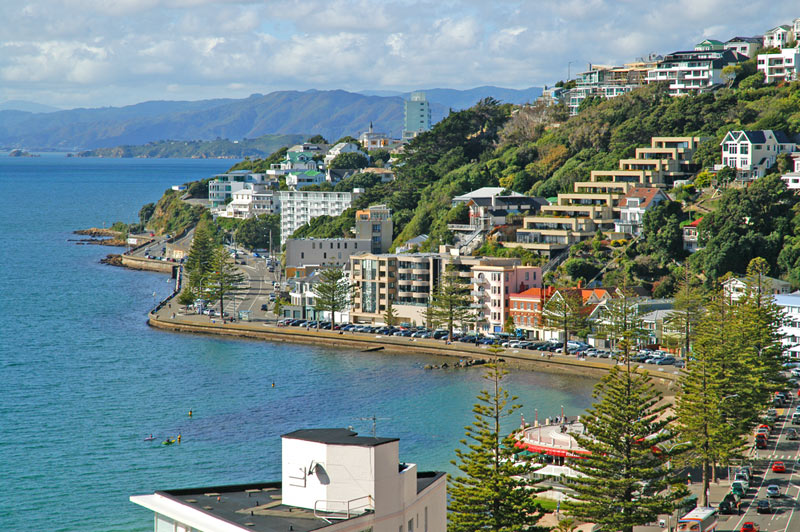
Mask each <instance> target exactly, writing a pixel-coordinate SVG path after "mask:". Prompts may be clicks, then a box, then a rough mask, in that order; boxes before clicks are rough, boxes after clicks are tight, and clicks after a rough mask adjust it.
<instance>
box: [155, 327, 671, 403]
mask: <svg viewBox="0 0 800 532" xmlns="http://www.w3.org/2000/svg"><path fill="white" fill-rule="evenodd" d="M148 324H149V325H151V326H152V327H155V328H157V329H163V330H168V331H175V332H186V333H201V334H217V335H225V336H233V337H238V338H250V339H257V340H267V341H270V342H276V343H302V344H312V345H322V346H327V347H330V346H339V347H350V348H353V349H357V350H360V351H367V350H373V351H374V350H376V348H378V349H380V350H381V351H382V352H385V353H386V354H392V355H402V354H404V353H409V352H411V353H419V354H428V355H436V356H446V357H451V358H458V359H464V358H469V359H478V358H490V357H492V356H494V355H493V354H492V353H490V352H489V351H487V349H486V348H480V347H474V346H472V345H469V344H462V343H459V342H456V343H454V344H450V345H447V344H445V343H444V342H442V341H440V340H428V339H423V338H417V339H414V340H413V341H412V340H411V339H409V338H395V337H391V336H378V335H366V334H349V333H342V334H339V333H338V332H331V331H325V330H321V331H319V332H317V331H316V330H310V331H306V330H305V329H302V328H299V329H298V328H294V327H285V328H284V327H275V326H267V325H265V324H263V323H226V324H224V325H223V324H222V323H205V324H201V323H195V322H189V321H183V320H181V319H180V318H176V319H164V318H159V317H158V316H156V315H155V314H153V313H151V314H150V315H149V317H148ZM497 356H499V357H501V358H503V359H505V361H506V362H507V363H508V364H509V366H511V367H517V368H520V369H532V370H536V371H543V372H549V373H559V374H565V373H570V374H575V375H580V376H585V377H593V378H601V377H602V376H603V375H605V374H606V373H607V372H608V371H609V370H610V369H611V368H612V367H613V365H612V364H608V363H604V362H598V361H593V360H577V359H576V358H574V357H569V356H563V355H553V356H552V357H543V356H542V355H541V353H539V352H537V351H525V350H522V349H520V350H516V349H504V350H503V351H502V352H501V353H499V354H498V355H497ZM670 368H671V366H670ZM650 373H651V375H652V377H653V378H654V379H655V381H656V383H657V384H659V385H661V386H665V387H667V388H670V387H672V386H673V385H674V383H675V381H676V380H677V378H678V375H675V374H673V373H671V372H670V373H667V372H666V371H665V372H663V373H662V372H659V371H652V372H650Z"/></svg>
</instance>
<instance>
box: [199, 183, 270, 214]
mask: <svg viewBox="0 0 800 532" xmlns="http://www.w3.org/2000/svg"><path fill="white" fill-rule="evenodd" d="M280 210H281V204H280V200H279V199H278V193H277V191H274V190H271V189H268V188H267V187H266V186H264V185H249V188H245V189H242V190H239V191H237V192H234V193H233V201H231V202H230V203H228V204H227V205H225V206H224V207H223V206H221V207H218V208H217V209H216V210H215V211H214V214H215V215H217V216H221V217H223V218H250V217H251V216H258V215H260V214H275V213H278V212H280Z"/></svg>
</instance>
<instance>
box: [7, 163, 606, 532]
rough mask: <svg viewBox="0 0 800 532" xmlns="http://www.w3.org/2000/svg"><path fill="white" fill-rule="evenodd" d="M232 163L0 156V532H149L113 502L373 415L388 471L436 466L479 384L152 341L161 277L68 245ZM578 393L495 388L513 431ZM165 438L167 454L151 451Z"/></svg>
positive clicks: (267, 347)
mask: <svg viewBox="0 0 800 532" xmlns="http://www.w3.org/2000/svg"><path fill="white" fill-rule="evenodd" d="M231 164H232V162H231V161H216V160H212V161H203V160H139V159H134V160H125V159H71V158H65V157H63V156H58V155H47V156H43V157H41V158H36V159H11V158H7V157H0V193H1V194H2V197H3V198H5V200H6V201H5V202H4V206H3V208H2V209H1V210H0V250H1V251H0V257H2V260H0V310H2V316H3V318H2V321H3V322H2V326H0V479H2V481H3V487H4V489H2V490H0V529H2V530H16V531H25V530H43V529H47V530H54V531H58V530H64V531H73V530H75V531H77V530H81V531H101V530H103V531H104V530H124V531H146V530H152V514H151V513H150V512H148V511H146V510H144V509H141V508H139V507H138V506H135V505H134V504H132V503H130V502H129V501H128V496H129V495H131V494H140V493H150V492H152V491H154V490H156V489H162V488H176V487H192V486H195V487H196V486H207V485H219V484H228V483H243V482H251V481H265V480H275V479H278V478H279V476H280V470H279V469H280V435H281V434H283V433H286V432H289V431H292V430H296V429H299V428H308V427H345V426H353V428H354V429H355V430H357V431H359V432H362V433H368V432H369V431H370V430H371V427H372V422H371V421H366V420H362V419H360V418H366V417H369V416H372V415H376V416H377V417H378V418H379V419H378V434H379V435H381V436H394V437H399V438H400V453H401V459H403V460H407V461H412V462H416V463H419V464H420V467H421V468H422V469H423V470H424V469H445V470H452V466H450V464H449V461H450V460H451V459H453V458H454V456H453V452H452V450H453V448H454V447H455V446H457V445H458V443H457V442H458V439H460V438H461V437H462V436H463V427H464V426H465V425H467V424H469V423H470V422H471V420H472V413H471V411H470V409H471V404H472V403H473V401H474V397H475V395H476V394H477V392H478V391H479V390H480V388H481V384H482V382H481V372H480V370H476V369H472V370H459V371H455V370H452V371H425V370H423V369H422V366H423V365H424V364H426V363H428V362H430V361H431V360H433V359H432V358H431V357H425V356H416V355H410V356H399V357H396V356H389V355H375V354H363V353H356V352H353V351H350V350H346V349H335V348H319V347H304V346H284V345H273V344H269V343H264V342H255V341H236V340H227V339H218V338H213V337H206V336H192V335H182V334H172V333H165V332H161V331H157V330H153V329H150V328H148V327H147V325H146V323H145V314H146V312H147V310H148V308H149V307H151V306H152V304H153V300H154V298H153V293H154V292H155V293H156V298H158V297H161V296H163V295H166V294H167V293H168V291H169V289H170V285H169V284H168V282H167V279H166V276H163V275H158V274H151V273H142V272H133V271H128V270H124V269H121V268H114V267H110V266H104V265H101V264H99V263H98V261H99V259H100V258H102V257H104V256H105V255H106V254H107V253H109V252H112V251H113V250H112V249H111V248H105V247H101V246H81V245H76V244H75V243H73V242H68V239H70V238H76V237H75V236H74V235H72V234H71V231H72V230H73V229H78V228H85V227H90V226H101V225H103V223H105V224H106V225H110V224H111V223H113V222H114V221H115V220H125V221H133V220H135V219H136V216H137V213H138V210H139V208H140V207H141V205H142V204H144V203H147V202H150V201H156V200H157V199H158V198H159V197H160V196H161V194H162V193H163V191H164V190H165V189H167V188H168V187H170V186H171V185H174V184H179V183H183V182H186V181H190V180H194V179H199V178H202V177H207V176H209V175H212V174H214V173H217V172H220V171H223V170H225V169H227V168H228V167H230V166H231ZM272 382H275V383H276V386H275V388H272V386H271V383H272ZM591 386H592V381H590V380H587V379H581V378H577V377H557V376H553V375H547V374H537V373H533V372H520V373H516V374H513V375H511V376H509V378H508V381H507V387H508V388H509V389H510V390H511V391H512V392H513V393H515V394H516V395H519V396H520V402H522V403H523V404H524V408H523V410H522V411H523V412H524V414H525V417H526V418H528V419H532V418H533V412H534V408H538V409H539V412H540V415H541V416H542V417H544V416H545V415H554V414H557V413H559V412H560V407H561V405H564V406H565V408H566V409H567V412H569V413H571V414H576V413H579V411H581V410H582V409H584V408H585V407H586V406H588V404H589V403H590V393H591ZM190 409H192V410H193V411H194V416H193V417H192V418H191V419H189V418H188V416H187V412H188V411H189V410H190ZM507 423H508V426H509V428H510V427H511V426H512V425H514V424H517V423H519V418H518V417H516V416H514V417H513V418H511V419H508V420H507ZM151 433H152V434H154V435H155V436H156V438H157V441H156V442H153V443H151V442H145V441H143V438H144V437H145V436H147V435H149V434H151ZM179 433H180V434H181V435H182V441H183V443H182V444H181V445H180V446H177V445H175V446H172V447H164V446H161V445H159V444H158V443H157V442H158V441H161V440H162V439H164V438H165V437H167V436H175V435H177V434H179Z"/></svg>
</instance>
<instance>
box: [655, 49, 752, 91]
mask: <svg viewBox="0 0 800 532" xmlns="http://www.w3.org/2000/svg"><path fill="white" fill-rule="evenodd" d="M745 60H747V57H746V56H743V55H740V54H738V53H737V52H734V51H732V50H694V51H683V52H673V53H671V54H668V55H667V56H666V57H664V60H663V61H661V62H659V63H658V66H657V67H656V68H654V69H652V70H650V71H649V72H648V73H647V82H648V83H658V82H662V81H666V82H668V83H669V93H670V94H671V95H672V96H680V95H684V94H696V93H698V92H703V91H706V90H709V89H710V88H712V87H714V86H715V85H721V84H722V83H724V80H723V79H722V69H723V68H724V67H725V66H727V65H730V64H736V63H741V62H742V61H745Z"/></svg>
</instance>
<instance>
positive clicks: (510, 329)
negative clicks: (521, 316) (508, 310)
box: [503, 314, 517, 334]
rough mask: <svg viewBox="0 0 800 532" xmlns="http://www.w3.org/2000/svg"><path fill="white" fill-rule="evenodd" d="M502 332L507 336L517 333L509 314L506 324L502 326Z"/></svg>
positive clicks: (515, 325) (512, 317)
mask: <svg viewBox="0 0 800 532" xmlns="http://www.w3.org/2000/svg"><path fill="white" fill-rule="evenodd" d="M503 332H507V333H508V334H514V333H516V332H517V324H516V323H514V316H512V315H510V314H509V315H508V316H506V322H505V323H504V324H503Z"/></svg>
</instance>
